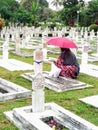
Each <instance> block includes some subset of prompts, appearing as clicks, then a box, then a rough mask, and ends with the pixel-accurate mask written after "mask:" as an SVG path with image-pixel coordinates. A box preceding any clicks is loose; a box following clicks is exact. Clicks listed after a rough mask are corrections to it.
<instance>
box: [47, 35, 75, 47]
mask: <svg viewBox="0 0 98 130" xmlns="http://www.w3.org/2000/svg"><path fill="white" fill-rule="evenodd" d="M46 42H47V43H48V44H50V45H55V46H58V47H61V48H77V45H76V44H75V43H74V42H73V41H72V40H70V39H68V38H66V37H53V38H49V39H48V40H47V41H46Z"/></svg>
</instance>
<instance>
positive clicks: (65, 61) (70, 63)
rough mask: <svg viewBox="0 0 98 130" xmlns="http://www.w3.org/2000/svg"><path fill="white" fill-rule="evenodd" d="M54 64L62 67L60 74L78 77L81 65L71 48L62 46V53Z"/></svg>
mask: <svg viewBox="0 0 98 130" xmlns="http://www.w3.org/2000/svg"><path fill="white" fill-rule="evenodd" d="M54 64H55V65H56V66H57V67H58V68H60V69H61V72H60V74H59V75H60V76H64V77H67V78H77V76H78V75H79V71H80V67H79V64H78V61H77V59H76V56H75V55H74V53H73V52H72V51H71V50H70V49H69V48H61V54H60V56H59V57H58V59H57V61H54Z"/></svg>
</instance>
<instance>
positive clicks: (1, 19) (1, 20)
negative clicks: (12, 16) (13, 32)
mask: <svg viewBox="0 0 98 130" xmlns="http://www.w3.org/2000/svg"><path fill="white" fill-rule="evenodd" d="M4 26H5V21H4V19H3V18H1V17H0V30H2V29H3V27H4Z"/></svg>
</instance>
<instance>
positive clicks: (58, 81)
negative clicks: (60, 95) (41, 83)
mask: <svg viewBox="0 0 98 130" xmlns="http://www.w3.org/2000/svg"><path fill="white" fill-rule="evenodd" d="M21 76H22V77H24V78H26V79H28V80H30V81H33V79H34V73H25V74H22V75H21ZM43 76H44V77H45V87H46V88H48V89H51V90H53V91H56V92H63V91H68V90H75V89H83V88H87V87H92V86H91V85H89V84H86V83H83V82H81V81H78V80H75V79H68V78H65V77H62V76H59V78H55V77H50V76H49V72H43Z"/></svg>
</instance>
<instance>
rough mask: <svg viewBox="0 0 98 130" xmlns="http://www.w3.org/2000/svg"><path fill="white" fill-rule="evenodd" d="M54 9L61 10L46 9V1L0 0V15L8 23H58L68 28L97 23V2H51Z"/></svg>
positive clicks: (96, 0) (54, 0)
mask: <svg viewBox="0 0 98 130" xmlns="http://www.w3.org/2000/svg"><path fill="white" fill-rule="evenodd" d="M51 4H53V5H54V6H55V7H58V5H62V6H63V9H61V10H59V11H53V10H51V9H49V8H48V2H47V1H46V0H22V1H21V2H20V3H18V2H17V1H15V0H5V1H2V0H0V14H1V17H2V18H4V20H5V21H6V25H8V24H9V23H17V24H23V25H27V24H28V25H29V26H32V25H34V26H39V22H44V23H46V22H53V23H54V24H55V23H56V22H60V23H62V24H63V25H66V26H68V25H70V26H75V25H76V26H77V24H78V25H79V26H89V25H91V24H93V23H98V0H91V1H90V2H89V3H88V4H87V3H85V2H84V0H53V1H52V3H51Z"/></svg>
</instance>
